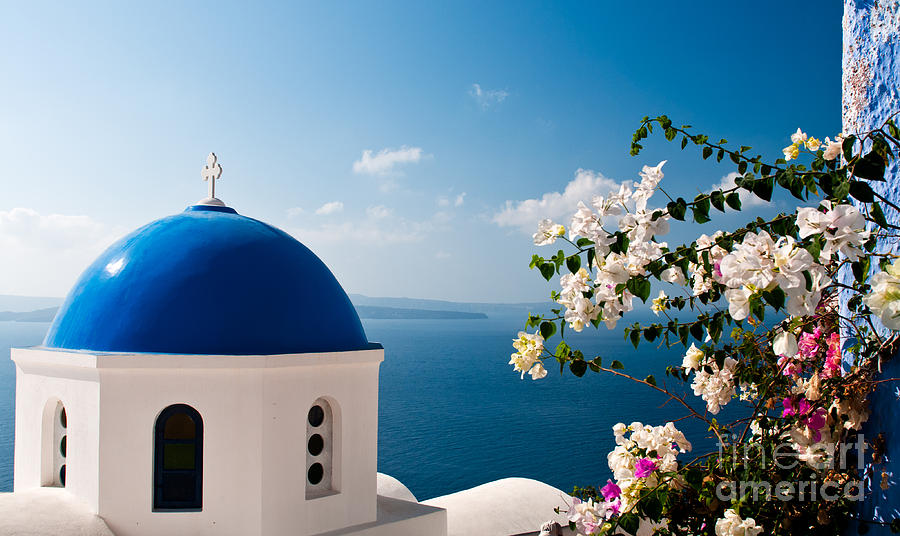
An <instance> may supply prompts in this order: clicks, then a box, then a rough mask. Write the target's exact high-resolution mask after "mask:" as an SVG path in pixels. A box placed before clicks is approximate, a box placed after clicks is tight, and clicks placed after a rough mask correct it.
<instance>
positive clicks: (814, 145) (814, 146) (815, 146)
mask: <svg viewBox="0 0 900 536" xmlns="http://www.w3.org/2000/svg"><path fill="white" fill-rule="evenodd" d="M821 147H822V142H821V141H820V140H818V139H817V138H809V139H808V140H806V148H807V149H809V150H810V151H813V152H815V151H818V150H819V148H821Z"/></svg>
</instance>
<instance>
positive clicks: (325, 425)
mask: <svg viewBox="0 0 900 536" xmlns="http://www.w3.org/2000/svg"><path fill="white" fill-rule="evenodd" d="M336 420H337V419H336V416H335V411H334V408H332V405H331V404H330V403H329V402H328V401H327V400H325V399H324V398H320V399H318V400H316V401H315V402H314V403H313V405H312V407H310V408H309V411H308V412H307V414H306V475H305V476H306V498H307V499H312V498H315V497H319V496H322V495H328V494H330V493H332V492H334V491H336V486H335V485H334V481H333V470H334V464H335V462H336V460H335V457H336V455H335V449H334V443H335V440H334V439H335V432H334V429H335V421H336Z"/></svg>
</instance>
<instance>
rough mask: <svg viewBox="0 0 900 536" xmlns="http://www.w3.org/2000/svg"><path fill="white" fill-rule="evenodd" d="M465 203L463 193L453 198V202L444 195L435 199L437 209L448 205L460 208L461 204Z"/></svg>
mask: <svg viewBox="0 0 900 536" xmlns="http://www.w3.org/2000/svg"><path fill="white" fill-rule="evenodd" d="M465 202H466V192H463V193H461V194H459V195H457V196H456V197H455V198H453V200H451V199H450V198H449V197H447V196H445V195H442V196H440V197H438V198H437V205H438V206H439V207H449V206H450V205H453V206H454V207H461V206H463V203H465Z"/></svg>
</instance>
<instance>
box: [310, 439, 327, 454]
mask: <svg viewBox="0 0 900 536" xmlns="http://www.w3.org/2000/svg"><path fill="white" fill-rule="evenodd" d="M324 448H325V440H324V439H322V436H320V435H319V434H313V435H312V436H310V438H309V441H308V442H307V443H306V450H308V451H309V453H310V454H312V455H313V456H318V455H319V454H322V449H324Z"/></svg>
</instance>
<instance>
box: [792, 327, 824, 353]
mask: <svg viewBox="0 0 900 536" xmlns="http://www.w3.org/2000/svg"><path fill="white" fill-rule="evenodd" d="M821 335H822V331H821V330H820V329H819V328H816V329H815V331H814V332H812V333H803V334H802V335H800V341H799V342H798V343H797V347H798V348H799V349H800V356H801V357H802V358H804V359H809V358H811V357H815V355H816V352H818V351H819V343H818V342H817V339H818V338H819V337H821Z"/></svg>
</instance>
